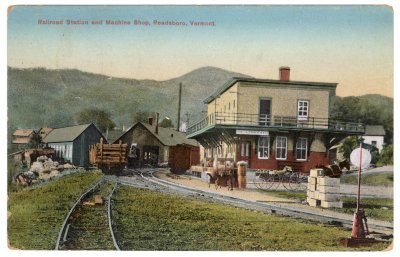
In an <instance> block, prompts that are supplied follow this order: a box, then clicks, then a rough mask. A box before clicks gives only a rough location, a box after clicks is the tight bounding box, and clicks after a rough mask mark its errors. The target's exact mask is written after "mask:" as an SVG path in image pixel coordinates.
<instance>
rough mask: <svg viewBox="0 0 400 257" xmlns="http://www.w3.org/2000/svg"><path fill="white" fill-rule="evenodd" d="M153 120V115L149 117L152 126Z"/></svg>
mask: <svg viewBox="0 0 400 257" xmlns="http://www.w3.org/2000/svg"><path fill="white" fill-rule="evenodd" d="M153 120H154V118H153V117H149V124H150V126H153Z"/></svg>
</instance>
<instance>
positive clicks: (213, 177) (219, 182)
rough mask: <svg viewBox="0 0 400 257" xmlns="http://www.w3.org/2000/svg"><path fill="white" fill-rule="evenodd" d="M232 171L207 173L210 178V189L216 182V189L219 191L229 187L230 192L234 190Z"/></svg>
mask: <svg viewBox="0 0 400 257" xmlns="http://www.w3.org/2000/svg"><path fill="white" fill-rule="evenodd" d="M232 173H233V172H232V170H222V171H218V170H217V171H213V172H207V175H208V176H209V180H208V181H209V182H208V187H210V186H211V183H212V182H213V181H214V183H215V189H218V187H219V188H221V187H223V186H228V190H232V189H233V187H234V185H232V176H233V174H232Z"/></svg>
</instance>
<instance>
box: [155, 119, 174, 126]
mask: <svg viewBox="0 0 400 257" xmlns="http://www.w3.org/2000/svg"><path fill="white" fill-rule="evenodd" d="M158 125H159V126H160V127H163V128H173V127H174V124H173V123H172V120H171V119H170V118H168V117H165V118H164V119H163V120H162V121H161V122H160V123H159V124H158Z"/></svg>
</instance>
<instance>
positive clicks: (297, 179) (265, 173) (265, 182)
mask: <svg viewBox="0 0 400 257" xmlns="http://www.w3.org/2000/svg"><path fill="white" fill-rule="evenodd" d="M253 183H254V185H255V186H256V187H257V188H258V189H261V190H273V189H277V188H278V187H279V186H280V185H282V187H283V188H284V189H287V190H290V191H301V190H305V189H306V188H307V175H305V174H302V173H299V172H293V170H292V168H291V167H290V166H285V167H284V168H283V169H282V170H258V171H256V174H255V177H254V180H253Z"/></svg>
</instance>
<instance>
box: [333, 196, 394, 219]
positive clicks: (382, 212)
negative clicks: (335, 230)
mask: <svg viewBox="0 0 400 257" xmlns="http://www.w3.org/2000/svg"><path fill="white" fill-rule="evenodd" d="M341 200H342V201H343V208H342V209H339V208H335V209H334V210H335V211H337V212H341V213H348V214H354V212H355V210H356V207H357V198H355V197H342V198H341ZM360 207H361V208H363V209H364V211H365V215H366V216H367V218H372V219H377V220H384V221H393V199H387V198H361V205H360ZM382 208H384V209H382ZM386 208H387V209H386Z"/></svg>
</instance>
